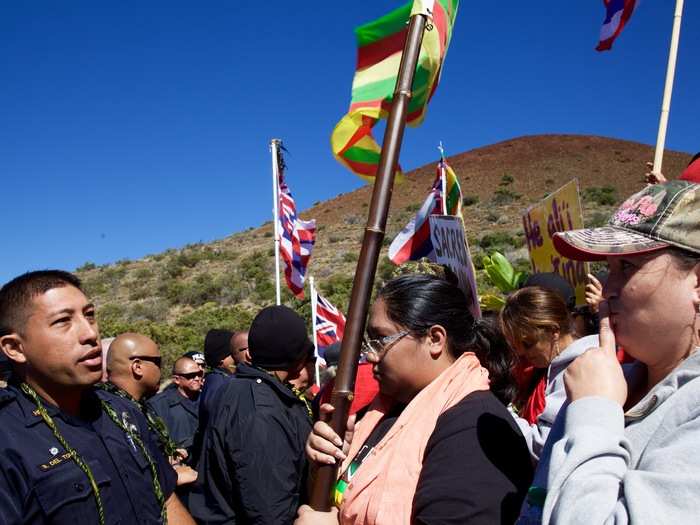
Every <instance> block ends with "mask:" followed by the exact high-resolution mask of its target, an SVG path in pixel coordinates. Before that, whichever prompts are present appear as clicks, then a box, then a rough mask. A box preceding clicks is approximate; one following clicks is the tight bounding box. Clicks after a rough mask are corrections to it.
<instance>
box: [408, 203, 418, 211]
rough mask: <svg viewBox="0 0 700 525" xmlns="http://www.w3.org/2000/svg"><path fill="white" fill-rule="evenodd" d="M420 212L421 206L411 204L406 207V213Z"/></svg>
mask: <svg viewBox="0 0 700 525" xmlns="http://www.w3.org/2000/svg"><path fill="white" fill-rule="evenodd" d="M418 210H420V204H409V205H408V206H406V211H407V212H409V213H416V212H417V211H418Z"/></svg>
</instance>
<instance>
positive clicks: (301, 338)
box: [189, 306, 313, 525]
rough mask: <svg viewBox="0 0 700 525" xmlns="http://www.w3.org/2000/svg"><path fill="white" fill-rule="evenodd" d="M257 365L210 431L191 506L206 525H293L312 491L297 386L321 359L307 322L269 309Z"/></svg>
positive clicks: (225, 392)
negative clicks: (315, 357)
mask: <svg viewBox="0 0 700 525" xmlns="http://www.w3.org/2000/svg"><path fill="white" fill-rule="evenodd" d="M249 343H250V354H251V357H252V365H251V366H249V365H246V364H244V363H241V364H239V365H238V367H237V369H236V376H235V377H236V378H235V379H234V380H232V381H228V382H226V383H225V384H224V385H223V386H222V387H221V389H220V391H219V393H218V394H217V396H216V398H215V400H214V403H215V406H214V409H213V410H212V411H211V415H210V420H209V425H208V426H207V428H206V429H204V439H203V447H202V453H201V456H200V459H199V463H198V468H197V470H198V476H197V481H196V482H195V483H194V486H193V488H192V493H191V494H190V498H189V508H190V511H191V512H192V515H193V516H194V517H195V518H196V519H197V521H198V522H199V523H200V524H202V525H205V524H207V525H208V524H214V523H229V524H231V523H238V524H247V523H255V524H258V525H291V523H292V522H293V521H294V517H295V515H296V511H297V508H298V506H299V503H300V499H301V498H302V492H303V490H304V475H305V470H306V455H305V453H304V446H305V444H306V438H307V437H308V435H309V432H310V431H311V418H310V416H309V414H308V412H307V409H306V405H305V404H304V402H303V401H302V400H300V399H299V398H298V397H297V396H296V395H295V394H294V392H293V390H292V387H291V386H290V384H289V381H291V380H293V379H295V378H296V377H298V376H299V372H300V371H301V369H302V368H303V367H304V365H305V364H306V363H307V361H308V358H309V355H311V354H313V343H311V341H309V338H308V336H307V332H306V326H305V324H304V320H303V319H302V318H301V317H299V316H298V315H297V314H296V313H295V312H294V311H293V310H291V309H289V308H287V307H286V306H270V307H268V308H264V309H263V310H262V311H261V312H260V313H259V314H258V315H257V316H256V317H255V320H254V321H253V324H252V325H251V327H250V334H249Z"/></svg>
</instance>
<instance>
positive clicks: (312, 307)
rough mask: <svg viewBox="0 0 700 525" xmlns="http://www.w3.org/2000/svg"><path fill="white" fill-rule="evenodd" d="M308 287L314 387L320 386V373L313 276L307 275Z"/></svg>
mask: <svg viewBox="0 0 700 525" xmlns="http://www.w3.org/2000/svg"><path fill="white" fill-rule="evenodd" d="M309 287H310V288H311V327H312V329H313V331H314V356H316V364H315V365H314V368H315V376H316V377H315V380H316V386H321V372H320V370H319V367H318V339H317V337H316V286H314V276H313V275H309Z"/></svg>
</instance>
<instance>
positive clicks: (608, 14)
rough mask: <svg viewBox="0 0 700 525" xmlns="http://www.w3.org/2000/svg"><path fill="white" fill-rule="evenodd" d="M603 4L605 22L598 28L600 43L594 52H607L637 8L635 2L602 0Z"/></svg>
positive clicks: (632, 0) (629, 0)
mask: <svg viewBox="0 0 700 525" xmlns="http://www.w3.org/2000/svg"><path fill="white" fill-rule="evenodd" d="M603 3H604V4H605V20H604V21H603V27H601V28H600V41H599V42H598V46H597V47H596V51H608V50H610V49H611V48H612V45H613V42H614V41H615V39H616V38H617V37H618V35H619V34H620V33H621V32H622V28H623V27H625V24H626V23H627V22H629V19H630V18H631V17H632V13H634V8H635V7H636V6H637V1H636V0H603Z"/></svg>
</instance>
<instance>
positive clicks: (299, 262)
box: [278, 152, 316, 299]
mask: <svg viewBox="0 0 700 525" xmlns="http://www.w3.org/2000/svg"><path fill="white" fill-rule="evenodd" d="M278 159H279V160H278V163H279V186H278V188H279V192H278V195H279V226H280V229H279V231H280V253H281V255H282V259H283V260H284V278H285V280H286V281H287V286H289V289H290V290H291V291H292V293H293V294H294V295H295V296H297V297H298V298H299V299H303V298H304V279H305V277H306V268H307V267H308V265H309V259H311V250H312V249H313V247H314V242H315V241H316V221H315V220H313V219H312V220H310V221H303V220H301V219H300V218H299V217H298V216H297V208H296V204H295V203H294V199H293V198H292V192H291V191H289V186H287V183H286V182H285V180H284V169H285V164H284V160H283V158H282V153H281V152H280V154H279V157H278Z"/></svg>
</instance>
